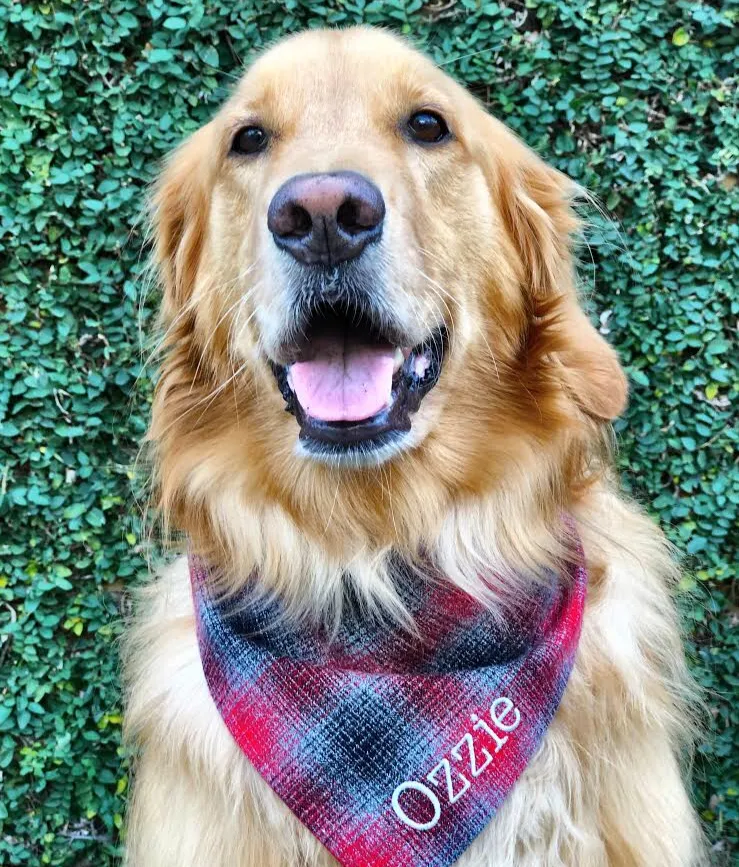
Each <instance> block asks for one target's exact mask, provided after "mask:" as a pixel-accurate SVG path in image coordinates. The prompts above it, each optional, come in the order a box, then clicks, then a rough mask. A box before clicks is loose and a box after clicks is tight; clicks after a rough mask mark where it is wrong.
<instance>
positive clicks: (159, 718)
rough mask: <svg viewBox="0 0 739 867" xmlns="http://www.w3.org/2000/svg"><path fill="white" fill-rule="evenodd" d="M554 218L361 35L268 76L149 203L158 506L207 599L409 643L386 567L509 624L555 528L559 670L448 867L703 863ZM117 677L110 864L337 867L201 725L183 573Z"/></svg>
mask: <svg viewBox="0 0 739 867" xmlns="http://www.w3.org/2000/svg"><path fill="white" fill-rule="evenodd" d="M577 194H578V190H577V188H576V186H575V184H574V183H573V182H571V181H570V180H569V179H567V178H566V177H565V176H563V175H562V174H560V173H559V172H557V171H555V170H553V169H552V168H550V167H548V166H547V165H546V164H545V163H544V162H543V161H542V160H541V159H540V158H539V157H538V156H537V155H536V154H534V153H533V152H532V151H531V150H529V149H528V148H527V147H526V146H525V145H524V144H522V142H521V141H519V140H518V139H517V138H516V136H515V135H513V134H512V133H511V132H510V131H509V130H508V129H507V128H506V127H505V126H504V125H503V124H501V123H500V122H499V121H497V120H496V119H494V118H493V117H491V116H490V115H489V114H487V113H486V112H485V111H484V110H483V109H482V108H481V106H480V105H479V104H478V103H477V102H476V101H475V99H474V98H473V97H472V96H470V95H469V94H468V93H466V92H465V91H464V90H463V88H462V87H460V86H459V85H458V84H456V83H455V82H454V81H452V80H451V79H450V78H449V77H448V76H446V75H445V74H444V73H442V72H441V71H440V70H439V69H438V68H436V67H435V66H434V65H433V64H432V63H431V62H430V61H429V60H428V59H426V58H424V57H423V56H422V55H421V54H419V53H418V52H416V51H415V50H413V49H412V48H411V47H410V46H409V45H407V44H406V43H405V42H403V41H402V40H400V39H398V38H396V37H394V36H392V35H390V34H388V33H385V32H382V31H377V30H372V29H368V28H354V29H347V30H336V31H314V32H309V33H303V34H299V35H297V36H295V37H292V38H290V39H288V40H286V41H284V42H282V43H281V44H279V45H277V46H276V47H274V48H272V49H271V50H269V51H268V52H266V53H265V54H264V55H263V56H262V57H261V58H260V59H258V60H257V62H255V63H254V64H253V66H252V67H251V68H250V70H249V71H248V72H247V74H246V75H245V76H244V78H243V80H242V81H241V82H240V83H239V85H238V86H237V87H236V88H235V90H234V92H233V95H232V96H231V97H230V99H228V101H227V102H226V103H225V105H224V106H223V107H222V109H221V110H220V111H219V113H218V114H217V115H216V117H215V118H214V119H213V120H212V121H211V122H210V123H208V124H207V125H206V126H205V127H203V128H202V129H200V130H199V131H198V132H196V133H195V134H194V135H193V136H192V137H191V138H189V139H188V140H187V141H186V142H185V143H184V144H183V145H182V146H181V148H180V149H179V150H178V151H177V152H176V153H175V154H174V155H173V156H172V158H171V159H170V160H169V162H168V164H167V166H166V168H165V170H164V172H163V175H162V177H161V179H160V181H159V183H158V185H157V187H156V190H155V195H154V226H155V240H156V260H157V264H158V267H159V269H160V273H161V280H162V284H163V304H162V312H161V318H162V324H163V328H164V329H165V338H164V342H163V347H164V355H163V364H162V370H161V377H160V379H159V382H158V385H157V390H156V397H155V401H154V407H153V419H152V424H151V430H150V436H149V439H150V442H151V444H152V449H153V460H154V466H155V479H156V489H157V492H158V505H159V508H160V511H161V514H162V516H163V520H164V524H165V526H166V527H168V528H170V529H172V530H174V531H177V532H180V533H182V534H185V535H186V537H187V539H188V541H189V545H190V546H191V550H193V551H194V552H196V553H197V554H198V555H199V556H201V557H202V558H205V559H206V560H207V561H208V562H209V563H210V564H211V565H212V566H213V568H214V570H216V571H217V573H218V575H219V576H220V578H219V581H220V582H221V583H222V585H223V587H224V588H225V589H226V590H227V591H229V592H234V591H237V590H238V589H239V588H240V587H241V586H243V584H244V582H245V581H246V579H247V578H248V576H251V575H255V574H256V575H258V576H259V580H260V582H261V583H262V586H263V587H264V588H266V589H267V590H268V591H270V592H272V593H274V594H276V595H277V597H279V599H280V600H281V603H282V605H283V606H284V608H285V611H286V612H287V613H288V614H289V615H290V616H293V615H294V616H295V617H296V618H298V619H302V621H306V620H310V621H311V622H314V623H323V624H326V625H329V626H332V625H333V626H335V625H336V624H337V623H339V622H340V621H341V618H342V609H343V605H344V603H345V600H346V594H347V592H349V590H351V593H352V594H353V595H354V598H359V599H361V600H362V603H363V610H364V611H366V612H368V614H367V616H368V617H374V616H384V617H390V618H396V619H397V620H399V621H402V619H403V616H404V611H403V605H402V602H401V600H400V597H399V595H398V593H397V590H396V588H395V584H394V580H393V570H394V566H393V564H395V563H397V561H398V558H400V559H403V560H405V561H406V562H408V563H414V564H419V563H425V562H428V561H429V560H431V561H433V562H434V563H435V564H436V565H437V567H438V568H439V569H440V570H442V571H443V573H444V574H445V575H446V576H447V580H449V581H450V582H452V583H453V584H455V585H457V586H458V587H460V588H461V589H462V590H464V591H465V592H466V593H468V594H471V595H472V596H474V597H476V598H478V599H480V600H482V601H484V603H485V604H486V605H489V606H491V607H492V608H495V607H496V606H502V607H501V611H504V607H505V599H506V597H507V596H510V595H515V594H516V593H517V592H518V591H519V590H520V589H521V588H519V587H517V586H516V580H517V579H516V576H517V575H521V574H525V573H536V572H537V570H541V569H542V568H543V567H546V566H548V565H550V564H553V563H557V562H558V560H559V558H561V557H562V554H563V552H562V545H561V542H560V541H558V540H559V532H558V529H557V528H558V527H559V526H560V524H561V515H562V513H563V512H564V513H569V514H570V515H571V516H572V518H573V520H574V522H575V524H576V526H577V531H578V534H579V536H580V538H581V541H582V545H583V548H584V552H585V557H586V561H587V568H588V572H589V587H588V598H587V604H586V609H585V614H584V619H583V626H582V634H581V638H580V644H579V649H578V652H577V657H576V661H575V666H574V670H573V672H572V674H571V676H570V680H569V683H568V686H567V688H566V691H565V694H564V697H563V699H562V702H561V704H560V707H559V710H558V712H557V715H556V717H555V719H554V721H553V722H552V724H551V726H550V728H549V730H548V732H547V734H546V736H545V738H544V741H543V742H542V744H541V747H540V749H539V750H538V752H537V753H536V755H535V757H534V759H533V760H532V761H531V763H530V764H529V766H528V768H527V769H526V771H525V772H524V774H523V775H522V777H521V778H520V780H519V782H518V784H517V785H516V786H515V787H514V789H513V791H512V792H511V793H510V795H509V796H508V798H507V799H506V801H505V803H504V804H503V806H502V808H501V809H500V810H499V812H498V813H497V815H496V816H495V817H494V819H493V820H492V821H491V822H490V824H489V825H488V826H487V827H486V829H485V830H484V831H483V833H482V834H480V836H479V837H478V838H477V839H476V840H475V841H474V843H473V844H472V845H471V846H470V848H468V849H467V851H466V852H465V853H464V855H463V856H462V857H461V858H460V859H459V861H458V863H459V864H460V865H464V867H606V865H608V867H617V865H618V867H688V865H694V864H697V863H699V862H700V861H701V858H702V855H701V852H702V845H701V836H700V831H699V826H698V823H697V820H696V817H695V815H694V813H693V810H692V808H691V805H690V803H689V798H688V795H687V793H686V788H685V783H684V779H683V775H682V761H681V752H682V750H683V749H684V748H685V746H686V744H687V743H688V742H689V740H690V738H691V735H692V732H691V728H692V725H691V716H690V714H689V712H688V708H689V700H690V696H691V687H690V680H689V678H688V676H687V674H686V670H685V666H684V660H683V654H682V649H681V642H680V635H679V629H678V622H677V617H676V612H675V609H674V606H673V603H672V601H671V599H670V587H671V585H672V584H673V582H674V579H675V577H676V570H675V566H674V565H673V563H672V561H671V558H670V552H669V550H668V545H667V544H666V542H665V540H664V538H663V536H662V535H661V534H660V532H659V531H658V530H657V529H656V528H655V527H654V526H653V525H652V523H651V521H650V520H649V519H648V518H646V517H645V516H644V515H643V514H641V512H640V511H639V509H638V508H636V507H635V506H634V505H632V504H630V503H628V502H626V501H625V499H624V498H623V497H622V496H621V495H620V494H619V493H618V492H617V491H616V489H615V485H614V482H613V480H612V472H611V469H610V465H609V438H610V437H609V431H610V427H609V422H610V420H612V419H613V418H614V417H616V416H617V415H619V413H621V411H622V410H623V408H624V405H625V402H626V397H627V385H626V379H625V377H624V374H623V372H622V370H621V368H620V366H619V363H618V359H617V356H616V354H615V352H614V351H613V350H612V349H611V348H610V347H609V346H608V345H607V344H606V342H605V341H604V339H603V338H602V337H601V336H600V335H599V333H598V332H597V331H596V330H595V329H594V328H593V327H592V326H591V324H590V323H589V321H588V319H587V317H586V316H585V314H584V313H583V312H582V311H581V308H580V306H579V304H578V299H577V294H576V283H575V274H574V264H573V252H572V249H573V243H574V242H575V240H576V235H577V231H578V220H577V218H576V216H575V214H574V212H573V208H572V202H573V199H574V198H575V196H576V195H577ZM317 322H318V325H317V324H316V323H317ZM370 331H371V332H373V334H374V338H373V340H374V342H372V341H370V340H369V338H367V337H366V333H367V332H370ZM337 334H340V335H343V336H341V337H337ZM363 334H364V336H363ZM377 335H379V338H378V336H377ZM341 341H344V343H343V348H342V344H341ZM337 346H338V348H337ZM337 353H338V362H337ZM342 353H343V355H342ZM342 364H343V372H342V367H341V366H342ZM337 365H338V367H337ZM401 367H402V376H401V380H402V379H403V377H406V374H408V376H407V377H406V379H408V378H412V377H411V374H412V376H414V377H415V380H413V381H414V382H415V383H416V385H417V384H418V382H420V383H421V385H420V386H418V385H417V387H415V389H410V388H408V387H407V385H404V384H403V383H402V382H401V384H400V385H397V382H398V379H397V374H398V369H399V368H401ZM396 385H397V387H396ZM286 405H287V408H288V409H289V410H291V411H290V412H286V411H285V409H286ZM481 570H483V571H485V573H486V574H488V575H489V574H496V575H500V576H507V577H504V578H501V579H500V580H499V581H498V583H497V584H495V585H494V586H492V587H491V586H490V584H489V582H483V581H481V580H480V579H479V578H477V577H476V576H478V575H480V573H481ZM502 616H504V614H503V615H502ZM125 671H126V681H127V694H128V698H127V737H128V739H129V742H130V743H132V744H134V745H135V746H136V748H137V750H138V757H137V760H136V764H135V774H134V785H133V794H132V803H131V808H130V811H129V816H128V832H127V850H128V856H127V857H128V864H129V867H278V865H280V867H282V865H305V867H318V865H330V864H336V863H337V862H336V861H335V860H334V859H333V857H332V856H331V855H330V854H329V853H328V851H327V850H326V849H324V848H323V846H322V845H321V844H320V843H319V842H318V840H317V839H315V838H314V837H313V836H312V835H311V834H310V833H309V832H308V830H307V829H306V828H305V827H303V826H302V825H301V824H300V823H299V822H298V820H297V819H296V818H295V817H294V816H293V815H292V814H291V813H290V811H289V810H288V809H287V808H286V807H285V806H284V804H283V803H282V802H281V801H280V800H279V799H278V798H277V797H276V795H275V794H274V793H273V792H272V791H271V789H270V788H269V787H268V786H267V784H266V783H265V782H264V781H263V780H262V778H261V777H260V776H259V775H258V774H257V773H256V772H255V771H254V769H253V768H252V766H251V765H250V764H249V762H248V761H247V759H246V758H245V757H244V756H243V755H242V753H241V752H240V751H239V749H238V747H237V746H236V744H235V743H234V741H233V740H232V738H231V736H230V735H229V734H228V732H227V730H226V728H225V726H224V724H223V722H222V720H221V718H220V716H219V715H218V713H217V711H216V709H215V706H214V704H213V702H212V700H211V698H210V695H209V692H208V689H207V687H206V683H205V679H204V675H203V669H202V666H201V662H200V657H199V652H198V645H197V641H196V633H195V625H194V616H193V602H192V598H191V591H190V579H189V573H188V567H187V562H186V560H185V558H181V559H180V560H178V561H177V562H175V563H174V564H173V565H171V566H170V567H168V568H167V569H165V570H164V571H163V573H162V574H161V575H160V576H159V577H157V579H156V580H155V581H154V582H153V583H152V584H151V585H150V586H149V587H148V588H147V589H146V590H145V591H144V592H143V593H142V597H141V599H140V602H139V606H138V614H137V617H136V619H135V623H134V624H133V625H132V628H131V630H130V634H129V637H128V642H127V649H126V654H125Z"/></svg>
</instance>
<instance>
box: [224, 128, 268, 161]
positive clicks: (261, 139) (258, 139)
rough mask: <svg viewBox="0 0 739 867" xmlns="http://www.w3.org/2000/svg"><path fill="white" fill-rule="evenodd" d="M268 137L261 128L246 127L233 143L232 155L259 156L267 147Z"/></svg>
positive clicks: (239, 132) (240, 131) (237, 134)
mask: <svg viewBox="0 0 739 867" xmlns="http://www.w3.org/2000/svg"><path fill="white" fill-rule="evenodd" d="M267 140H268V136H267V133H266V132H265V131H264V130H263V129H262V127H261V126H245V127H244V128H243V129H240V130H239V131H238V132H237V133H236V136H235V137H234V140H233V142H232V143H231V153H236V154H258V153H259V152H260V151H263V150H264V149H265V147H267Z"/></svg>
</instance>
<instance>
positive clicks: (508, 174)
mask: <svg viewBox="0 0 739 867" xmlns="http://www.w3.org/2000/svg"><path fill="white" fill-rule="evenodd" d="M513 150H514V153H515V154H516V156H517V157H518V159H516V158H515V157H514V159H513V160H512V162H511V163H510V165H504V166H503V167H502V169H501V171H500V172H499V174H498V180H499V183H498V190H497V192H498V201H499V202H500V203H501V206H502V209H503V217H504V222H505V225H506V228H507V231H508V232H509V234H510V236H511V240H512V241H513V243H514V245H515V246H516V249H517V250H518V252H519V256H520V259H521V273H520V279H521V281H522V283H523V284H524V290H525V292H526V294H527V299H528V302H529V305H530V309H531V311H532V317H534V319H536V317H537V315H538V313H539V312H540V311H542V310H544V311H546V312H545V314H544V316H543V317H542V318H541V319H540V320H539V324H540V325H541V326H542V327H544V328H545V329H546V332H547V333H546V339H545V342H546V344H547V345H549V346H551V347H552V351H551V353H550V354H549V358H550V360H551V362H552V363H553V364H554V365H555V367H556V369H557V373H558V374H559V376H560V378H561V380H562V382H563V385H564V387H565V388H566V389H567V391H568V392H569V393H570V394H571V395H572V397H573V398H574V400H575V401H576V403H577V404H578V406H579V407H580V409H581V410H583V412H585V413H587V414H588V415H590V416H593V417H594V418H598V419H604V420H610V419H614V418H616V417H617V416H619V415H620V414H621V413H622V412H623V410H624V408H625V407H626V402H627V395H628V384H627V381H626V376H625V374H624V372H623V370H622V369H621V365H620V364H619V361H618V356H617V355H616V352H615V351H614V350H613V349H612V348H611V347H610V346H609V345H608V343H607V342H606V341H605V340H604V339H603V337H602V336H601V335H600V334H599V333H598V332H597V331H596V329H595V328H594V327H593V326H592V324H591V323H590V321H589V319H588V317H587V316H586V315H585V313H584V312H583V311H582V309H581V308H580V305H579V303H578V300H577V292H576V289H575V266H574V256H573V252H572V247H573V242H574V238H575V236H576V234H577V232H578V229H579V225H580V224H579V220H578V219H577V217H576V215H575V212H574V210H573V207H572V201H573V199H574V198H575V195H576V193H577V187H576V185H575V184H574V182H573V181H571V180H570V179H569V178H568V177H567V176H566V175H563V174H562V173H561V172H558V171H556V170H555V169H553V168H551V167H550V166H547V165H546V163H544V162H543V161H542V160H541V159H539V157H538V156H536V154H534V153H533V152H532V151H530V150H529V149H528V148H526V147H525V146H524V145H523V144H522V143H520V142H519V141H518V140H516V141H515V148H514V149H513ZM501 162H505V161H501Z"/></svg>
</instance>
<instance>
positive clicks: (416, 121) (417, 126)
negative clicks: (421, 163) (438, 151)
mask: <svg viewBox="0 0 739 867" xmlns="http://www.w3.org/2000/svg"><path fill="white" fill-rule="evenodd" d="M408 132H409V133H410V136H411V138H413V139H414V140H415V141H420V142H424V143H425V144H437V143H438V142H441V141H444V139H446V138H448V136H449V127H448V126H447V124H446V121H445V120H444V118H443V117H442V116H441V115H440V114H436V112H433V111H417V112H416V113H415V114H412V115H411V116H410V117H409V118H408Z"/></svg>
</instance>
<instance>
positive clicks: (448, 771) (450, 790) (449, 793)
mask: <svg viewBox="0 0 739 867" xmlns="http://www.w3.org/2000/svg"><path fill="white" fill-rule="evenodd" d="M440 768H444V776H445V779H446V797H447V801H449V803H450V804H456V803H457V801H458V800H459V799H460V798H461V797H462V795H464V793H465V792H466V791H467V789H469V787H470V781H469V780H468V779H467V777H465V775H464V774H460V775H459V779H460V780H461V781H462V788H461V789H459V791H457V792H455V791H454V784H453V783H452V766H451V764H450V763H449V759H446V758H445V759H442V760H441V761H440V762H439V764H438V765H437V766H436V767H435V768H434V769H433V771H431V773H429V774H426V779H427V780H429V781H430V782H432V783H433V784H434V785H435V786H438V785H439V781H438V780H437V779H436V775H437V774H438V773H439V770H440Z"/></svg>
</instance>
